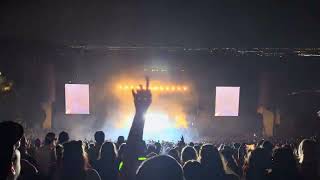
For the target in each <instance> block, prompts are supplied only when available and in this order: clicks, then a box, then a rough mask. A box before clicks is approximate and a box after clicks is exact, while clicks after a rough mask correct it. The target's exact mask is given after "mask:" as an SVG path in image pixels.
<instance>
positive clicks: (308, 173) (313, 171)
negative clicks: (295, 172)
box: [298, 139, 320, 180]
mask: <svg viewBox="0 0 320 180" xmlns="http://www.w3.org/2000/svg"><path fill="white" fill-rule="evenodd" d="M298 155H299V166H300V174H301V178H302V179H308V180H313V179H319V178H320V177H319V174H318V166H319V164H318V163H319V162H318V159H317V156H319V154H317V144H316V142H315V141H313V140H311V139H304V140H302V141H301V143H300V145H299V149H298Z"/></svg>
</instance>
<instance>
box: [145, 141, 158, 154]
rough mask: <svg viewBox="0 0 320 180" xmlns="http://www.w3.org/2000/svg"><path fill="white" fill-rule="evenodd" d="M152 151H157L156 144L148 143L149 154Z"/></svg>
mask: <svg viewBox="0 0 320 180" xmlns="http://www.w3.org/2000/svg"><path fill="white" fill-rule="evenodd" d="M150 153H156V146H155V145H153V144H150V145H148V148H147V155H148V154H150Z"/></svg>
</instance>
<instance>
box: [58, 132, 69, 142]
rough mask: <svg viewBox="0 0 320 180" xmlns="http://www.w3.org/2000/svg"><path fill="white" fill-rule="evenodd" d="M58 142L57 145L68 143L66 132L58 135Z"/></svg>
mask: <svg viewBox="0 0 320 180" xmlns="http://www.w3.org/2000/svg"><path fill="white" fill-rule="evenodd" d="M58 141H59V144H63V143H65V142H68V141H69V134H68V133H67V132H65V131H62V132H61V133H60V134H59V138H58Z"/></svg>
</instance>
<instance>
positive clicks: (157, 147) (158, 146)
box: [154, 142, 162, 154]
mask: <svg viewBox="0 0 320 180" xmlns="http://www.w3.org/2000/svg"><path fill="white" fill-rule="evenodd" d="M154 145H155V146H156V152H155V153H157V154H160V153H161V148H162V146H161V144H160V143H159V142H156V143H155V144H154Z"/></svg>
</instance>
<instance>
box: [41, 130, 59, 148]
mask: <svg viewBox="0 0 320 180" xmlns="http://www.w3.org/2000/svg"><path fill="white" fill-rule="evenodd" d="M56 140H57V138H56V134H55V133H53V132H49V133H47V135H46V137H45V138H44V144H45V145H50V144H54V142H55V141H56Z"/></svg>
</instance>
